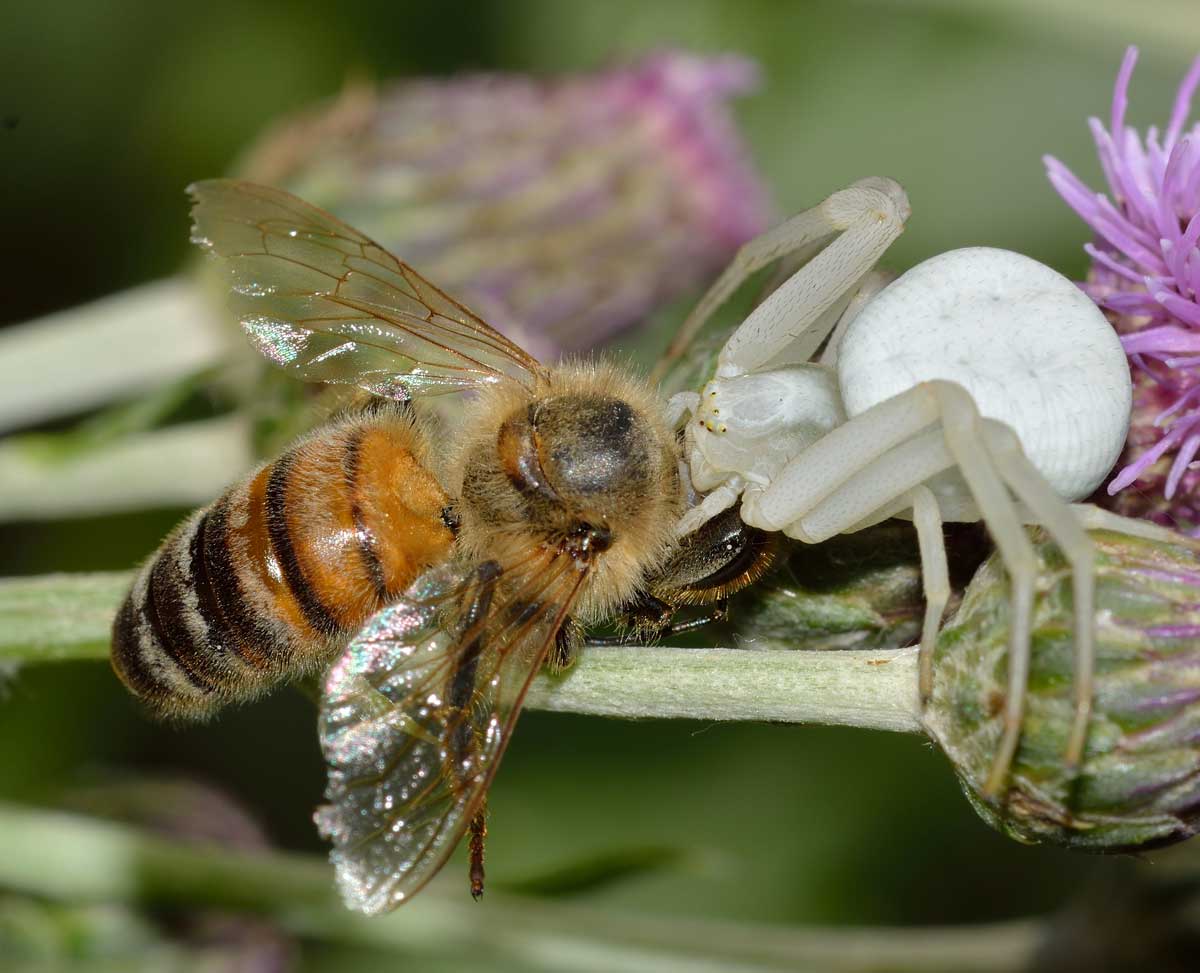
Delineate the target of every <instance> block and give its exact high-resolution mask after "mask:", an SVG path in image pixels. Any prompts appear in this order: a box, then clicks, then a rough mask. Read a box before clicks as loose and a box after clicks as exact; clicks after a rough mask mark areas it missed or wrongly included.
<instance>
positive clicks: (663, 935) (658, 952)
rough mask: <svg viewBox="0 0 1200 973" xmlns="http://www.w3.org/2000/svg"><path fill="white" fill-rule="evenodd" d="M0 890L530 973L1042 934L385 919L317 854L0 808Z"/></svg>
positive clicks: (967, 957)
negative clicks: (350, 907) (243, 915)
mask: <svg viewBox="0 0 1200 973" xmlns="http://www.w3.org/2000/svg"><path fill="white" fill-rule="evenodd" d="M0 885H3V886H5V887H7V888H10V889H14V890H17V891H20V892H23V893H26V894H31V895H37V896H44V897H48V898H51V899H55V900H61V901H68V902H81V901H83V902H113V901H117V902H124V903H131V904H138V905H155V906H172V907H177V908H179V907H209V908H214V907H215V908H220V909H225V910H232V911H247V912H254V913H257V914H261V915H265V916H267V917H270V918H272V919H274V920H275V921H276V922H278V923H279V924H280V925H281V926H283V927H284V928H285V929H287V930H289V931H290V932H292V933H293V934H295V935H298V936H301V937H304V938H308V939H316V940H322V941H326V942H336V943H345V944H353V945H359V946H373V947H377V948H384V949H396V950H402V951H404V952H406V953H414V954H419V955H422V954H423V955H430V956H438V957H445V956H447V955H455V954H465V955H473V956H475V957H478V956H480V955H487V956H488V957H489V958H494V959H500V960H505V959H507V960H509V961H510V962H511V961H515V962H517V963H519V964H520V965H521V967H522V968H527V969H537V970H563V969H590V970H599V969H622V970H631V971H641V970H645V971H667V973H670V971H675V970H678V971H680V973H682V971H691V970H698V971H705V970H711V971H714V973H715V971H717V970H722V971H730V970H745V971H758V970H763V971H767V970H794V969H799V968H804V969H823V970H830V971H834V973H867V971H883V970H888V971H892V973H906V971H913V973H916V971H927V973H937V971H958V973H972V971H973V973H1008V971H1017V970H1020V969H1024V968H1025V966H1026V964H1027V963H1028V961H1029V959H1030V957H1031V956H1032V954H1033V952H1034V950H1035V949H1036V947H1037V944H1038V943H1039V941H1040V939H1041V937H1042V934H1043V932H1044V927H1043V924H1041V923H1038V922H1034V921H1020V922H1009V923H998V924H995V925H988V926H981V927H977V928H970V927H955V928H953V929H937V928H922V929H913V930H906V929H870V928H866V929H864V928H857V927H856V928H853V929H845V930H841V929H803V930H801V929H788V928H785V927H778V926H763V925H757V924H751V923H740V922H728V921H721V920H712V919H703V920H700V919H682V920H680V919H667V918H660V917H651V916H645V915H637V916H634V915H624V914H620V913H616V912H610V911H604V910H601V909H597V908H588V907H584V906H579V905H562V904H558V903H551V902H546V901H541V900H535V899H524V898H520V897H517V896H513V895H505V894H504V893H503V892H501V893H500V894H496V893H494V892H493V893H490V894H489V895H488V897H487V899H486V900H485V903H484V905H483V906H482V907H480V906H476V905H474V904H473V903H471V902H470V901H469V900H468V899H467V893H466V887H465V883H463V882H455V881H454V880H453V878H452V877H450V876H445V877H443V878H441V879H439V880H435V881H434V883H433V884H432V885H431V886H430V887H429V888H428V889H426V890H425V891H424V892H422V893H421V895H420V896H418V897H416V898H415V899H414V900H413V901H412V902H410V903H408V904H406V905H405V906H404V908H403V909H401V910H399V911H398V912H396V913H393V914H392V915H389V916H383V917H378V918H367V917H365V916H361V915H357V914H355V913H350V912H347V911H346V910H345V909H344V908H342V906H341V905H340V904H339V903H338V902H337V901H336V897H335V895H334V892H333V875H332V871H331V869H330V868H329V866H328V865H327V864H326V863H325V862H324V861H321V860H320V859H317V858H314V857H311V856H304V855H296V854H285V853H281V852H252V853H244V852H233V851H229V850H227V849H225V848H221V847H216V846H212V845H196V844H183V843H179V842H174V841H170V840H168V839H165V838H162V837H158V836H155V835H151V834H147V833H145V832H142V831H138V830H136V829H134V828H130V827H128V826H125V825H120V824H114V823H110V822H106V821H99V820H96V819H94V818H87V817H83V816H80V815H74V814H65V813H60V812H54V811H47V810H44V809H40V808H28V807H21V806H18V805H12V804H3V803H0Z"/></svg>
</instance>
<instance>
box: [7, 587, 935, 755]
mask: <svg viewBox="0 0 1200 973" xmlns="http://www.w3.org/2000/svg"><path fill="white" fill-rule="evenodd" d="M130 581H131V575H130V574H128V573H125V572H113V573H106V574H60V575H45V576H42V577H37V578H8V579H5V580H0V660H9V661H13V662H17V663H38V662H57V661H62V660H67V659H105V658H107V657H108V646H109V628H110V626H111V625H112V618H113V615H114V614H115V612H116V609H117V606H118V604H119V603H120V601H121V599H122V598H123V597H124V595H125V591H126V590H127V589H128V587H129V584H130ZM526 705H528V706H530V707H532V708H534V709H546V710H556V711H559V712H570V713H591V714H599V715H605V716H620V717H626V718H645V717H658V718H688V719H699V720H777V721H781V722H788V723H827V724H835V725H841V726H861V727H867V728H870V729H876V730H898V731H903V732H910V733H917V732H920V731H921V724H920V706H919V703H918V700H917V671H916V650H915V649H889V650H878V651H853V652H852V651H843V652H799V651H795V652H793V651H788V650H781V649H771V650H754V649H679V648H669V647H663V646H621V647H608V646H604V647H601V646H596V647H592V648H588V649H585V650H584V651H583V652H582V653H581V655H580V659H579V661H578V662H577V663H576V665H575V666H574V667H573V668H572V669H571V671H570V672H568V673H567V674H566V675H563V676H551V675H542V676H540V677H539V678H538V680H537V681H536V682H535V683H534V685H533V687H532V689H531V690H530V693H529V697H528V699H527V701H526Z"/></svg>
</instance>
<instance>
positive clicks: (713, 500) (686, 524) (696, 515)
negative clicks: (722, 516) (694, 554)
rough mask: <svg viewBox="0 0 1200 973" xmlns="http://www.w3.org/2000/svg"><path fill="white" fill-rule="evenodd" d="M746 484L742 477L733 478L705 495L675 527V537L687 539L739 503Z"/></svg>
mask: <svg viewBox="0 0 1200 973" xmlns="http://www.w3.org/2000/svg"><path fill="white" fill-rule="evenodd" d="M745 486H746V483H745V481H744V480H743V479H742V478H741V477H740V476H731V477H730V478H729V479H728V480H726V481H725V482H724V483H722V484H721V485H720V486H718V487H716V488H715V489H713V490H712V491H710V492H709V493H707V494H705V496H704V499H703V500H701V501H700V502H699V503H698V504H696V506H694V507H692V509H691V510H689V511H688V512H687V513H685V514H684V515H683V516H682V517H680V518H679V523H678V524H676V525H675V536H676V537H686V536H687V535H688V534H690V533H692V531H694V530H698V529H699V528H701V527H702V526H704V525H705V524H706V523H708V522H709V521H710V520H712V519H713V518H714V517H715V516H716V515H717V514H719V513H723V512H724V511H726V510H728V509H729V508H730V507H732V506H733V505H734V504H735V503H737V502H738V497H740V496H741V495H742V490H743V489H744V488H745Z"/></svg>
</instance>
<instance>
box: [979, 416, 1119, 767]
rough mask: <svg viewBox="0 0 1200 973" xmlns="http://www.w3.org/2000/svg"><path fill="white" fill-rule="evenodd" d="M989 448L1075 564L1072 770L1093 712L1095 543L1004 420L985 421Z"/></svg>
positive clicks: (1003, 472)
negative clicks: (1026, 453)
mask: <svg viewBox="0 0 1200 973" xmlns="http://www.w3.org/2000/svg"><path fill="white" fill-rule="evenodd" d="M982 427H983V433H984V437H985V441H986V443H987V448H988V451H989V452H990V453H991V454H992V458H993V460H994V461H995V464H996V467H997V469H998V470H999V472H1000V475H1001V476H1002V477H1003V478H1004V480H1005V482H1006V483H1007V484H1008V485H1009V487H1010V488H1011V489H1012V491H1013V493H1015V494H1016V495H1017V497H1018V498H1019V499H1020V500H1021V502H1022V503H1024V504H1025V506H1026V507H1028V508H1029V510H1030V512H1031V513H1032V514H1033V515H1034V517H1036V518H1037V522H1038V523H1039V524H1041V525H1042V526H1043V527H1045V529H1046V531H1047V532H1048V533H1049V534H1050V536H1051V537H1052V538H1053V539H1054V542H1055V543H1056V544H1058V546H1059V548H1060V549H1061V550H1062V552H1063V556H1064V557H1065V558H1066V559H1067V562H1068V563H1069V564H1070V565H1071V583H1072V589H1073V591H1072V593H1073V597H1074V625H1073V635H1074V639H1075V672H1074V679H1073V681H1072V684H1073V687H1074V696H1075V700H1074V702H1075V709H1074V713H1073V715H1072V719H1071V731H1070V734H1069V735H1068V737H1067V749H1066V755H1065V760H1066V765H1067V769H1068V771H1073V770H1074V769H1075V768H1076V767H1078V766H1079V762H1080V760H1081V759H1082V758H1083V750H1084V746H1085V745H1086V743H1087V732H1088V724H1089V723H1090V721H1091V716H1092V694H1093V691H1094V676H1095V665H1096V661H1095V656H1096V646H1095V548H1094V547H1093V546H1092V541H1091V538H1089V537H1088V535H1087V532H1086V531H1085V530H1084V528H1083V526H1082V525H1081V524H1080V522H1079V519H1078V517H1077V516H1076V515H1075V514H1074V512H1073V511H1072V510H1071V507H1070V505H1069V504H1068V503H1066V501H1064V500H1063V499H1062V498H1061V497H1060V496H1059V495H1058V494H1057V493H1055V492H1054V490H1053V489H1052V488H1051V487H1050V485H1049V484H1048V483H1047V482H1046V480H1045V478H1044V477H1043V476H1042V475H1041V473H1039V472H1038V469H1037V467H1036V466H1034V465H1033V463H1031V462H1030V461H1029V459H1028V458H1027V457H1026V456H1025V451H1024V450H1023V449H1022V448H1021V443H1020V440H1018V439H1017V436H1016V434H1015V433H1014V432H1013V431H1012V430H1011V429H1010V428H1009V427H1008V426H1005V425H1004V424H1003V423H999V422H995V421H993V420H990V419H985V420H983V423H982Z"/></svg>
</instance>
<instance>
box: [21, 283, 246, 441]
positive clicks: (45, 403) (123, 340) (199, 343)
mask: <svg viewBox="0 0 1200 973" xmlns="http://www.w3.org/2000/svg"><path fill="white" fill-rule="evenodd" d="M231 334H232V332H230V331H229V329H227V328H222V326H221V324H220V322H219V319H218V318H217V316H216V315H215V314H214V313H213V311H212V308H211V307H210V306H209V305H208V304H207V303H206V302H205V300H204V294H203V290H202V289H201V288H199V287H197V286H196V282H195V281H194V280H191V279H190V278H189V277H187V276H185V275H182V274H181V275H176V276H174V277H168V278H166V279H164V280H159V281H154V282H153V283H150V284H144V285H142V286H141V287H134V288H131V289H130V290H127V291H122V292H120V293H118V294H113V295H112V296H110V297H105V298H102V299H100V300H98V301H93V302H91V303H90V304H83V305H80V306H79V307H73V308H69V309H67V310H65V311H60V312H58V313H56V314H51V315H47V316H46V317H44V318H39V319H37V320H36V321H29V322H26V323H25V324H22V325H18V326H17V327H14V328H8V329H6V330H5V332H4V334H3V335H2V336H0V431H7V430H9V429H17V428H20V427H21V426H26V425H32V424H34V423H38V422H44V421H46V420H47V419H55V418H58V417H60V416H66V415H70V414H71V413H74V412H80V411H82V410H84V409H90V408H92V407H94V406H97V405H102V404H104V403H106V402H109V401H112V400H116V399H123V398H128V397H131V396H133V395H135V394H137V393H138V392H141V391H144V390H146V389H150V388H154V387H156V386H158V385H161V384H163V383H165V382H168V381H170V380H171V379H174V378H178V377H180V376H183V375H187V374H190V373H191V372H194V371H196V370H198V369H200V368H203V367H205V366H206V365H210V364H212V363H213V362H214V361H216V360H217V359H219V358H220V356H221V354H222V353H223V352H224V350H225V349H226V347H227V344H228V342H229V340H230V335H231ZM132 349H136V350H132Z"/></svg>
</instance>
